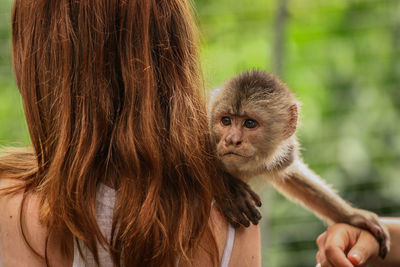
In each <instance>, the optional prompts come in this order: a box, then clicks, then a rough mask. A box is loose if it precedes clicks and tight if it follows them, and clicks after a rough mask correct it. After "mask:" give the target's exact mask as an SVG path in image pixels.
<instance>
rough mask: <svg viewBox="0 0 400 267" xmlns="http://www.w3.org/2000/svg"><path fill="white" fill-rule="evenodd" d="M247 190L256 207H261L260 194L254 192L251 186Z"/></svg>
mask: <svg viewBox="0 0 400 267" xmlns="http://www.w3.org/2000/svg"><path fill="white" fill-rule="evenodd" d="M247 192H248V193H249V194H250V195H251V198H252V199H253V200H254V203H256V205H257V207H261V205H262V202H261V198H260V196H259V195H258V194H257V193H256V192H254V191H253V190H251V188H250V190H249V191H247Z"/></svg>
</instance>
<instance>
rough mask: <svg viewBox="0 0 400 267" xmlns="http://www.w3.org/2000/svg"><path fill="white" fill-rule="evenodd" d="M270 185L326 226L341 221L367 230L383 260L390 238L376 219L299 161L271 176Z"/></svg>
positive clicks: (373, 214) (376, 217) (375, 216)
mask: <svg viewBox="0 0 400 267" xmlns="http://www.w3.org/2000/svg"><path fill="white" fill-rule="evenodd" d="M271 183H272V184H273V185H274V186H275V188H276V189H277V190H278V191H280V192H281V193H282V194H284V195H285V196H287V197H288V198H290V199H292V200H294V201H296V202H300V203H301V204H303V205H304V206H306V207H307V208H309V209H311V210H312V211H313V212H315V213H316V214H317V215H318V216H320V217H322V218H323V219H324V220H326V221H327V222H329V223H332V222H335V223H339V222H342V223H347V224H351V225H353V226H356V227H359V228H363V229H366V230H368V231H369V232H371V233H372V234H373V235H374V236H375V237H376V239H377V240H378V242H379V243H380V251H379V256H381V257H382V258H384V257H385V255H386V253H387V252H388V250H389V247H390V239H389V234H388V231H387V229H386V227H385V226H384V225H383V224H381V223H380V222H379V219H378V216H377V215H376V214H375V213H372V212H369V211H366V210H361V209H356V208H353V207H352V206H350V205H349V204H348V203H347V202H346V201H344V200H343V199H342V198H341V197H340V196H339V195H338V194H336V193H335V191H333V190H332V188H330V187H329V186H328V185H327V184H326V183H325V182H324V181H323V180H322V179H321V178H320V177H318V175H316V174H315V173H313V172H312V171H311V170H310V169H309V168H308V167H307V166H306V165H305V164H304V163H303V162H302V161H301V160H300V159H296V160H295V161H294V162H293V164H292V165H291V166H289V167H288V168H287V169H286V170H285V171H283V172H282V173H280V174H278V175H277V176H276V177H273V179H272V180H271Z"/></svg>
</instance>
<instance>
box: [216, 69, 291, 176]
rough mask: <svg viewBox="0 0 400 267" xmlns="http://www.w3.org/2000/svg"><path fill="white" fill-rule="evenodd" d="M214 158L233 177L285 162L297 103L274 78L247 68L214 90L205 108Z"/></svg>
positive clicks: (288, 160)
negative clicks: (214, 146) (215, 156)
mask: <svg viewBox="0 0 400 267" xmlns="http://www.w3.org/2000/svg"><path fill="white" fill-rule="evenodd" d="M208 115H209V124H210V131H211V135H212V138H213V140H214V141H215V145H216V153H217V156H218V157H219V158H220V159H221V161H222V163H223V165H224V167H225V168H226V170H227V171H228V172H229V173H231V174H236V175H245V176H248V175H250V174H251V175H256V174H257V173H259V172H261V171H266V170H267V171H268V170H269V171H273V170H277V169H281V168H284V167H286V166H287V165H289V164H290V163H291V161H292V158H293V153H295V150H296V145H295V143H296V138H295V136H294V133H295V130H296V125H297V117H298V115H297V101H296V98H295V96H294V95H293V94H292V92H291V91H290V90H289V88H288V87H287V86H286V85H285V84H284V83H282V82H281V81H280V80H279V79H277V78H276V77H275V76H273V75H271V74H269V73H267V72H264V71H261V70H251V71H247V72H244V73H242V74H239V75H238V76H235V77H233V78H232V79H230V80H228V81H227V82H226V83H225V85H224V86H223V87H222V88H219V89H216V90H215V91H214V92H213V93H212V96H211V99H210V101H209V107H208Z"/></svg>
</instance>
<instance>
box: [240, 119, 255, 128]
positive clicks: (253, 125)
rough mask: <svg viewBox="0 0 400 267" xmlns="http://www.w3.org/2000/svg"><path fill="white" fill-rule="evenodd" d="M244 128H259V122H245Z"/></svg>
mask: <svg viewBox="0 0 400 267" xmlns="http://www.w3.org/2000/svg"><path fill="white" fill-rule="evenodd" d="M243 126H244V127H246V128H249V129H252V128H255V127H257V126H258V122H256V121H255V120H252V119H247V120H245V121H244V123H243Z"/></svg>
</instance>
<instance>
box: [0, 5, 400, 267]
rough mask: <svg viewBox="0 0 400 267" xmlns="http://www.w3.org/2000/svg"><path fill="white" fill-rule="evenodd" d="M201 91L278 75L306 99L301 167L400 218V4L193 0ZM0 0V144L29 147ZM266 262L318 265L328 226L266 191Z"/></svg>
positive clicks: (280, 266) (283, 266) (287, 266)
mask: <svg viewBox="0 0 400 267" xmlns="http://www.w3.org/2000/svg"><path fill="white" fill-rule="evenodd" d="M195 7H196V12H197V18H198V23H199V26H200V32H201V39H202V53H201V55H202V61H203V69H204V72H205V79H206V84H207V88H215V87H217V86H219V85H221V84H222V83H223V81H224V80H226V79H227V78H229V77H231V76H233V75H235V74H236V73H238V72H240V71H242V70H246V69H250V68H262V69H265V70H267V71H271V72H274V73H277V74H279V76H280V77H281V78H282V80H284V81H285V82H286V83H287V84H288V85H289V86H290V87H291V88H292V90H293V91H294V92H295V93H296V95H297V97H298V98H299V100H300V101H301V102H302V103H303V104H302V108H301V127H300V129H299V131H298V137H299V140H300V142H301V144H302V153H303V156H304V159H305V162H306V163H307V164H308V165H309V166H310V167H311V168H312V169H313V170H315V172H317V173H318V174H320V175H321V176H322V177H323V178H324V179H326V180H327V181H328V183H330V184H332V185H333V186H334V187H335V188H336V189H337V190H338V192H339V193H340V194H341V195H342V196H343V197H344V198H345V199H347V200H349V201H350V202H352V203H354V204H355V205H357V206H358V207H361V208H365V209H370V210H373V211H375V212H377V213H379V214H380V215H387V216H400V213H399V211H400V179H399V178H400V166H399V158H400V123H399V122H400V1H399V0H363V1H361V0H331V1H319V0H308V1H304V0H270V1H266V0H235V1H233V0H195ZM10 9H11V0H0V146H10V145H26V144H29V137H28V133H27V127H26V125H25V121H24V116H23V111H22V105H21V100H20V98H19V94H18V90H17V88H16V85H15V82H14V79H13V75H12V67H11V62H10V60H11V57H10V54H11V52H10ZM260 184H262V183H260V182H259V181H258V182H257V184H256V186H257V187H258V188H262V189H259V192H260V193H261V194H262V195H263V200H264V205H263V216H264V219H263V222H262V226H261V227H262V235H263V249H262V253H263V266H269V267H291V266H293V267H294V266H299V267H307V266H315V252H316V251H317V249H316V245H315V239H316V237H317V236H318V234H319V233H321V232H322V231H323V230H324V229H325V227H326V226H325V225H324V224H323V223H321V222H320V221H319V220H318V219H316V218H315V217H314V216H313V215H312V214H311V213H310V212H308V211H305V210H304V209H302V208H299V206H297V205H295V204H292V203H290V202H289V201H287V200H285V199H284V198H283V197H281V196H280V195H279V194H278V193H276V192H275V191H274V190H273V189H270V188H268V187H267V186H260Z"/></svg>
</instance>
